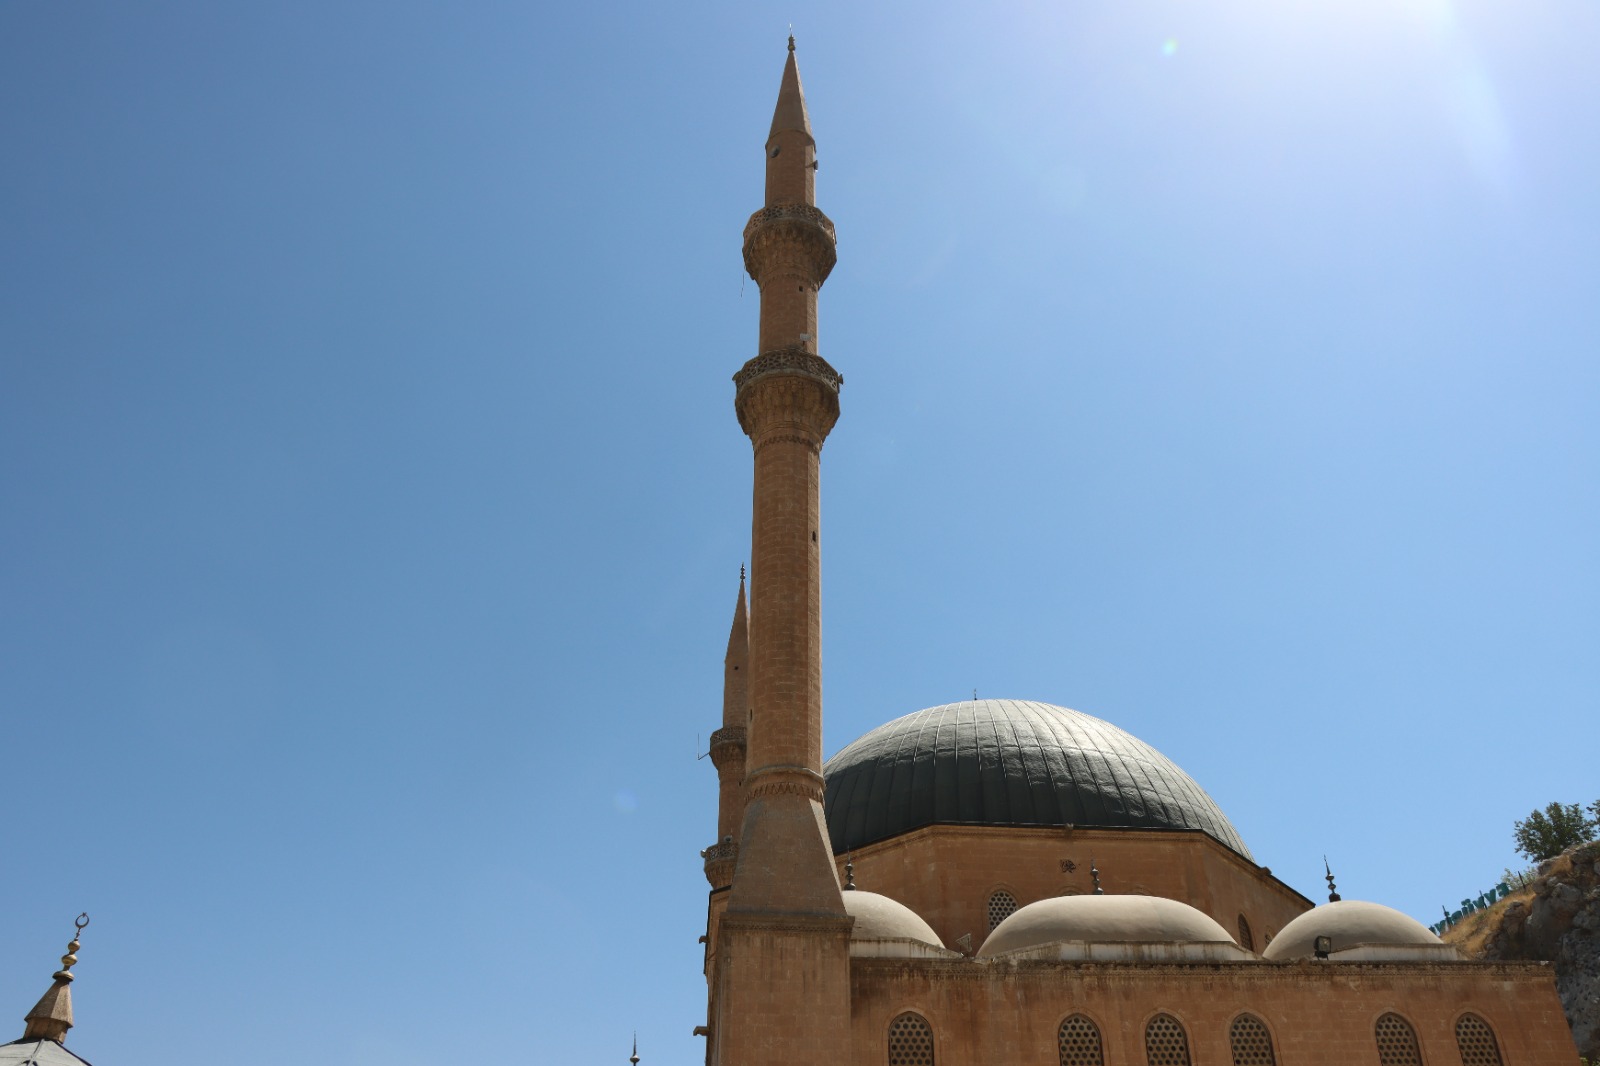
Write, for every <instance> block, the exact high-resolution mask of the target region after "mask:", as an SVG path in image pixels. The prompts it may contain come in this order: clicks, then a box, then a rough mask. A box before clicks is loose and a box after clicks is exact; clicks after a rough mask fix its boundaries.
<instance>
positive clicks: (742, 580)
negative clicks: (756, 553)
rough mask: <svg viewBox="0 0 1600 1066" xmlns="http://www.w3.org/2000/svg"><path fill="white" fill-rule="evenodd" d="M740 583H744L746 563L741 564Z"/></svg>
mask: <svg viewBox="0 0 1600 1066" xmlns="http://www.w3.org/2000/svg"><path fill="white" fill-rule="evenodd" d="M739 584H741V585H742V584H744V564H743V563H740V564H739Z"/></svg>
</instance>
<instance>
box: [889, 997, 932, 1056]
mask: <svg viewBox="0 0 1600 1066" xmlns="http://www.w3.org/2000/svg"><path fill="white" fill-rule="evenodd" d="M889 1066H933V1028H932V1027H931V1026H929V1025H928V1022H927V1019H925V1018H923V1017H922V1015H920V1014H912V1013H911V1012H910V1011H907V1012H906V1013H904V1014H902V1015H899V1016H898V1017H896V1018H895V1020H894V1021H892V1022H890V1023H889Z"/></svg>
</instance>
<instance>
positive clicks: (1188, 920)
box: [978, 896, 1240, 959]
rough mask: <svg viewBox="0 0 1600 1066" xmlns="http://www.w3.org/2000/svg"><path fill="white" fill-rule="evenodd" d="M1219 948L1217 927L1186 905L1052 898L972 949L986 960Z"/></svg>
mask: <svg viewBox="0 0 1600 1066" xmlns="http://www.w3.org/2000/svg"><path fill="white" fill-rule="evenodd" d="M1062 943H1068V944H1073V943H1076V944H1183V945H1189V944H1225V945H1227V946H1228V947H1231V948H1234V949H1235V950H1236V951H1237V950H1240V949H1238V946H1237V945H1235V944H1234V942H1233V938H1232V937H1230V936H1229V935H1228V933H1227V931H1226V930H1225V929H1223V928H1222V926H1220V925H1218V924H1217V923H1216V922H1215V921H1214V920H1212V919H1211V918H1210V917H1208V916H1207V915H1205V914H1203V913H1201V912H1200V911H1198V910H1196V909H1195V908H1193V907H1191V906H1189V905H1188V904H1187V903H1180V902H1178V901H1177V900H1175V899H1163V898H1161V897H1160V896H1056V897H1054V898H1053V899H1042V900H1039V901H1038V902H1037V903H1030V904H1028V905H1027V906H1026V907H1023V908H1022V909H1020V910H1018V911H1016V912H1015V913H1014V914H1012V915H1011V916H1010V917H1009V918H1007V919H1006V920H1005V921H1003V922H1001V923H1000V924H999V925H997V926H996V927H995V930H994V932H992V933H990V934H989V939H987V940H985V941H984V942H983V946H982V947H981V948H979V949H978V957H979V958H980V959H981V958H989V957H992V956H995V955H1005V954H1009V953H1011V952H1014V951H1028V950H1030V949H1033V948H1042V947H1047V946H1050V945H1055V944H1062Z"/></svg>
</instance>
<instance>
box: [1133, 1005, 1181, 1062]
mask: <svg viewBox="0 0 1600 1066" xmlns="http://www.w3.org/2000/svg"><path fill="white" fill-rule="evenodd" d="M1144 1057H1145V1059H1146V1061H1148V1062H1149V1063H1150V1066H1189V1037H1188V1036H1187V1035H1186V1034H1185V1033H1184V1031H1183V1024H1182V1023H1181V1022H1179V1021H1178V1019H1176V1018H1174V1017H1173V1016H1172V1015H1170V1014H1158V1015H1156V1016H1155V1017H1154V1018H1151V1019H1150V1024H1149V1025H1146V1026H1145V1027H1144Z"/></svg>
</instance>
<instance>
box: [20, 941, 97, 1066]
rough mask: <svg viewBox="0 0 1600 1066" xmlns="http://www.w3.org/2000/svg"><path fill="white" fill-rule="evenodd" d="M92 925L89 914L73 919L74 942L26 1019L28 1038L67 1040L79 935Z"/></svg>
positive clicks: (25, 1036)
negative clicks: (49, 984) (47, 988)
mask: <svg viewBox="0 0 1600 1066" xmlns="http://www.w3.org/2000/svg"><path fill="white" fill-rule="evenodd" d="M88 924H89V913H88V912H87V911H85V912H84V913H82V914H80V915H78V917H77V918H75V919H74V920H73V922H72V925H73V929H74V932H73V934H72V942H71V943H70V944H68V945H67V953H66V954H65V955H63V956H61V969H59V970H57V971H56V972H55V973H54V974H52V975H51V978H52V980H54V982H55V983H54V984H52V985H51V986H50V988H49V990H48V991H47V992H45V994H44V995H43V996H40V997H39V1002H37V1003H35V1004H34V1005H33V1009H32V1010H30V1011H29V1012H28V1016H27V1018H26V1019H24V1020H25V1021H26V1022H27V1023H28V1028H27V1029H26V1030H25V1031H24V1032H23V1034H22V1039H24V1040H54V1041H55V1042H56V1043H58V1044H65V1043H66V1042H67V1030H68V1029H71V1028H72V988H71V985H72V967H73V966H75V965H77V962H78V948H79V947H81V946H82V945H80V944H79V942H78V937H79V936H80V935H82V933H83V930H84V929H85V928H86V927H87V926H88Z"/></svg>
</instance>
